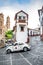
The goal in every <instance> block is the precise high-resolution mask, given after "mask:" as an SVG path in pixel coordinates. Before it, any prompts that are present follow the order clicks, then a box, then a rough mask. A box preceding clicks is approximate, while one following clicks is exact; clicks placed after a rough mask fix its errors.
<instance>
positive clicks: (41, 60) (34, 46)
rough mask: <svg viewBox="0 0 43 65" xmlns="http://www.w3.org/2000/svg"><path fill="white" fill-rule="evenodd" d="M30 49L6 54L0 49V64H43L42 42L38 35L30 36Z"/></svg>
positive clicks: (3, 49)
mask: <svg viewBox="0 0 43 65" xmlns="http://www.w3.org/2000/svg"><path fill="white" fill-rule="evenodd" d="M30 45H31V50H30V51H27V52H23V51H22V52H14V53H10V54H6V51H5V49H6V47H5V48H2V49H0V65H43V42H41V41H40V37H39V36H36V37H30Z"/></svg>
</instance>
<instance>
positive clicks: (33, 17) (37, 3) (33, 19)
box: [0, 0, 43, 29]
mask: <svg viewBox="0 0 43 65" xmlns="http://www.w3.org/2000/svg"><path fill="white" fill-rule="evenodd" d="M33 3H34V4H33ZM42 5H43V2H42V1H41V0H33V1H32V2H31V3H30V4H27V5H24V4H23V5H20V4H18V3H15V4H13V5H12V6H10V5H9V6H3V7H0V12H3V14H4V16H5V17H4V19H5V22H6V17H7V16H10V22H11V29H12V28H13V26H14V24H15V21H14V16H15V13H16V12H18V11H20V10H21V9H22V10H24V11H25V12H27V13H28V15H29V19H28V23H29V25H28V27H30V28H36V27H38V25H39V24H40V23H39V16H38V9H40V8H41V7H42Z"/></svg>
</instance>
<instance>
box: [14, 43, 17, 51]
mask: <svg viewBox="0 0 43 65" xmlns="http://www.w3.org/2000/svg"><path fill="white" fill-rule="evenodd" d="M13 50H14V51H18V43H16V44H14V45H13Z"/></svg>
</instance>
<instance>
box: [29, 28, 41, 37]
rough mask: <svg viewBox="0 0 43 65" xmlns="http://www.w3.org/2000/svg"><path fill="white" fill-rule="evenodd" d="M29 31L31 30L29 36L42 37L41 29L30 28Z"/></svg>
mask: <svg viewBox="0 0 43 65" xmlns="http://www.w3.org/2000/svg"><path fill="white" fill-rule="evenodd" d="M28 30H29V36H37V35H40V28H37V29H30V28H28Z"/></svg>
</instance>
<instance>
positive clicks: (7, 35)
mask: <svg viewBox="0 0 43 65" xmlns="http://www.w3.org/2000/svg"><path fill="white" fill-rule="evenodd" d="M12 36H13V32H12V30H8V31H7V32H5V37H6V39H12Z"/></svg>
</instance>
